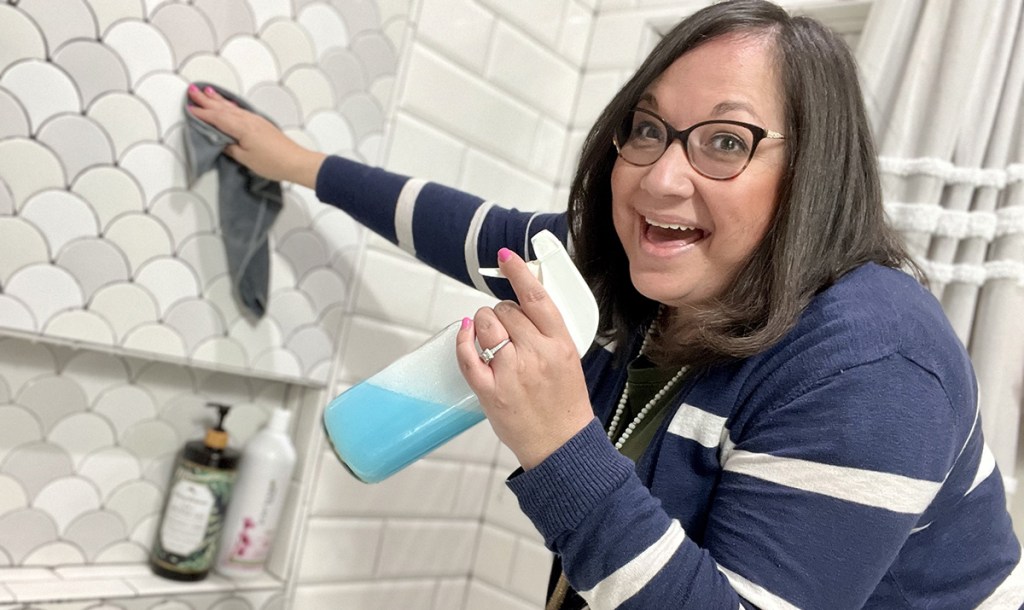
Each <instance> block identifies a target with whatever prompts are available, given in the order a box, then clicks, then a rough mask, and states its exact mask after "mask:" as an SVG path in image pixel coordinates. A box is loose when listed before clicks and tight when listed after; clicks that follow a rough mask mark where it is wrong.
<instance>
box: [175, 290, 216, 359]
mask: <svg viewBox="0 0 1024 610" xmlns="http://www.w3.org/2000/svg"><path fill="white" fill-rule="evenodd" d="M163 321H164V324H166V325H168V326H170V327H171V328H173V329H175V330H177V331H178V334H179V335H181V336H182V338H183V339H184V340H185V349H186V350H188V352H190V353H192V352H194V350H195V349H196V347H197V346H198V345H199V344H201V343H202V342H204V341H206V340H207V339H211V338H214V337H223V336H224V332H225V327H224V319H223V318H222V317H221V314H220V312H219V311H217V309H216V307H214V306H213V304H211V303H210V302H209V301H206V300H205V299H201V298H194V299H186V300H183V301H178V302H177V303H175V304H174V305H173V306H172V307H171V308H170V309H169V310H168V311H167V313H166V314H165V315H164V317H163Z"/></svg>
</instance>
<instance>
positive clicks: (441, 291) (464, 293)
mask: <svg viewBox="0 0 1024 610" xmlns="http://www.w3.org/2000/svg"><path fill="white" fill-rule="evenodd" d="M484 266H486V265H484ZM497 302H498V300H497V299H496V298H494V297H493V296H491V295H490V294H487V293H484V292H481V291H479V290H477V289H476V288H471V287H469V286H467V285H465V284H463V283H462V282H459V281H456V280H453V279H451V278H450V277H447V276H444V275H439V276H438V278H437V287H436V289H435V293H434V300H433V302H432V303H431V305H430V316H429V317H428V319H427V328H431V329H434V328H436V329H441V328H444V327H445V326H448V325H449V324H451V323H452V322H454V321H456V320H461V319H462V318H464V317H470V318H472V317H473V316H474V315H475V314H476V312H477V310H478V309H480V308H481V307H493V306H494V305H495V304H496V303H497Z"/></svg>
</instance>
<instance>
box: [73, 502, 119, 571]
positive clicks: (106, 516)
mask: <svg viewBox="0 0 1024 610" xmlns="http://www.w3.org/2000/svg"><path fill="white" fill-rule="evenodd" d="M127 535H128V532H127V531H125V527H124V521H123V520H122V519H121V517H120V516H119V515H118V514H117V513H114V512H111V511H108V510H102V509H101V510H94V511H90V512H86V513H83V514H81V515H79V516H78V517H77V518H76V519H75V520H74V521H72V522H71V523H69V524H68V526H67V527H66V528H65V529H64V531H63V532H62V535H61V538H63V539H64V540H66V541H68V542H69V543H71V544H73V545H75V546H76V547H78V548H80V549H82V551H83V552H84V553H85V557H86V559H92V558H94V557H96V555H98V554H99V552H100V551H101V550H102V549H104V548H106V547H108V546H110V545H112V544H114V543H115V542H119V541H122V540H124V538H125V537H126V536H127Z"/></svg>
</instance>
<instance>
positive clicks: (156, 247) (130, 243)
mask: <svg viewBox="0 0 1024 610" xmlns="http://www.w3.org/2000/svg"><path fill="white" fill-rule="evenodd" d="M103 236H104V238H106V239H107V241H109V242H110V243H112V244H114V245H115V246H117V248H118V249H119V250H120V251H121V252H123V253H124V255H125V257H126V258H127V259H128V264H129V268H130V269H131V270H132V272H133V273H138V271H139V270H141V269H142V268H143V267H144V266H145V265H146V264H147V263H148V262H149V261H152V260H155V259H159V258H162V257H166V256H169V255H170V254H171V253H172V252H173V251H174V246H173V244H172V243H171V242H172V239H171V234H170V232H169V231H168V230H167V227H165V226H164V225H163V223H162V222H160V219H158V218H155V217H154V216H152V215H150V214H140V213H129V214H123V215H121V216H119V217H118V218H116V219H115V220H114V221H113V222H111V223H110V226H109V227H107V230H106V232H105V233H104V235H103Z"/></svg>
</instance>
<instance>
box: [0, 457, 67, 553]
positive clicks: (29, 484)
mask: <svg viewBox="0 0 1024 610" xmlns="http://www.w3.org/2000/svg"><path fill="white" fill-rule="evenodd" d="M2 470H3V473H4V474H6V475H8V476H11V477H13V478H14V479H15V480H17V481H18V482H19V483H21V486H22V487H23V488H24V489H25V494H26V495H27V496H28V497H29V498H30V499H31V498H35V497H36V494H37V493H39V490H40V489H42V488H43V487H45V486H46V485H47V484H48V483H49V482H50V481H53V480H56V479H59V478H61V477H67V476H70V475H72V474H73V473H74V468H73V467H72V465H71V456H69V455H68V453H67V451H65V450H64V449H63V448H61V447H58V446H57V445H52V444H50V443H46V442H36V443H22V444H21V445H19V446H17V447H15V448H14V449H13V450H11V452H10V453H9V454H8V455H7V459H6V460H4V463H3V468H2ZM3 539H4V537H3V536H0V540H3ZM5 546H6V545H5Z"/></svg>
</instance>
